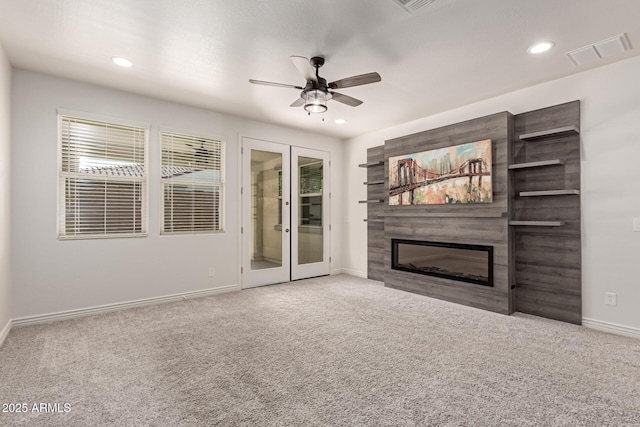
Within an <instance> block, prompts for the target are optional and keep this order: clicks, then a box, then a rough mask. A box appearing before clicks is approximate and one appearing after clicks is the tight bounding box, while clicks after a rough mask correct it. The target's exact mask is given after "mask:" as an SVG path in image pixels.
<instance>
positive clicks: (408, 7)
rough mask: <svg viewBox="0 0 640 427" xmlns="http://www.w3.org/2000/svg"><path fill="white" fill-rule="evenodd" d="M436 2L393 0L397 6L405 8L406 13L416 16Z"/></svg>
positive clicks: (431, 0)
mask: <svg viewBox="0 0 640 427" xmlns="http://www.w3.org/2000/svg"><path fill="white" fill-rule="evenodd" d="M434 1H435V0H393V2H394V3H395V4H397V5H398V6H400V7H401V8H403V9H404V10H405V11H406V12H408V13H411V14H414V13H416V12H417V11H418V9H421V8H422V7H424V6H427V5H430V4H431V3H433V2H434Z"/></svg>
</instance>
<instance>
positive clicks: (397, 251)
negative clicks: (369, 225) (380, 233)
mask: <svg viewBox="0 0 640 427" xmlns="http://www.w3.org/2000/svg"><path fill="white" fill-rule="evenodd" d="M391 245H392V246H391V260H392V265H391V268H392V269H394V270H402V271H409V272H412V273H418V274H426V275H428V276H435V277H443V278H446V279H451V280H459V281H462V282H468V283H475V284H478V285H484V286H493V246H482V245H465V244H459V243H446V242H427V241H420V240H402V239H392V240H391Z"/></svg>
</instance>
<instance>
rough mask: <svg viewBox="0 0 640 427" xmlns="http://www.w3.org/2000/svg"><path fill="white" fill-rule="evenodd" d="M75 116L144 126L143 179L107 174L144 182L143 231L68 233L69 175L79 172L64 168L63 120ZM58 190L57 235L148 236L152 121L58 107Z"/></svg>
mask: <svg viewBox="0 0 640 427" xmlns="http://www.w3.org/2000/svg"><path fill="white" fill-rule="evenodd" d="M65 117H71V118H75V119H79V120H90V121H96V122H104V123H110V124H113V125H116V126H129V127H138V128H141V129H143V131H144V138H143V139H144V143H143V147H144V156H143V158H144V167H143V170H144V176H143V177H142V178H141V179H140V180H137V179H122V178H123V177H119V178H115V179H109V178H106V181H109V180H111V181H113V182H124V181H132V182H140V183H141V188H142V190H141V191H142V198H141V199H142V200H141V207H140V210H141V212H140V222H141V232H140V233H111V234H75V235H68V234H65V233H66V226H65V224H66V200H65V197H66V192H65V178H66V177H69V176H72V175H75V173H73V172H63V170H62V162H63V160H62V149H63V147H62V122H63V118H65ZM56 121H57V134H56V139H57V147H56V149H57V153H56V154H57V171H56V172H57V194H56V203H57V204H58V206H57V215H56V220H57V221H56V223H57V224H56V234H57V239H58V240H60V241H66V240H94V239H121V238H125V239H126V238H135V237H147V236H148V235H149V133H150V130H151V125H150V123H146V122H139V121H134V120H127V119H122V118H119V117H111V116H106V115H101V114H94V113H87V112H83V111H76V110H69V109H65V108H58V109H57V117H56Z"/></svg>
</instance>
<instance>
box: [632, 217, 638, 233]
mask: <svg viewBox="0 0 640 427" xmlns="http://www.w3.org/2000/svg"><path fill="white" fill-rule="evenodd" d="M633 231H640V218H633Z"/></svg>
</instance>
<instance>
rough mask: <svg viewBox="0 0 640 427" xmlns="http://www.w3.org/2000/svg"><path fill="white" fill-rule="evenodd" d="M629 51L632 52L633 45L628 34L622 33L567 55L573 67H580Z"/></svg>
mask: <svg viewBox="0 0 640 427" xmlns="http://www.w3.org/2000/svg"><path fill="white" fill-rule="evenodd" d="M627 50H631V43H630V42H629V38H628V37H627V34H626V33H622V34H618V35H617V36H615V37H611V38H608V39H605V40H601V41H599V42H596V43H593V44H590V45H587V46H583V47H581V48H578V49H575V50H572V51H571V52H567V53H566V55H567V57H568V58H569V60H570V61H571V62H573V65H575V66H580V65H585V64H589V63H591V62H596V61H598V60H600V59H605V58H608V57H610V56H613V55H618V54H620V53H623V52H624V51H627Z"/></svg>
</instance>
